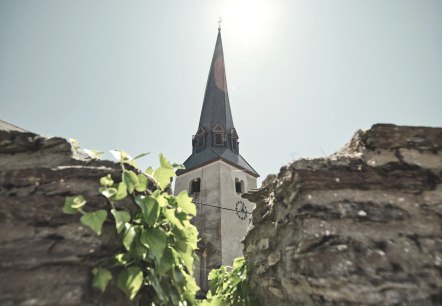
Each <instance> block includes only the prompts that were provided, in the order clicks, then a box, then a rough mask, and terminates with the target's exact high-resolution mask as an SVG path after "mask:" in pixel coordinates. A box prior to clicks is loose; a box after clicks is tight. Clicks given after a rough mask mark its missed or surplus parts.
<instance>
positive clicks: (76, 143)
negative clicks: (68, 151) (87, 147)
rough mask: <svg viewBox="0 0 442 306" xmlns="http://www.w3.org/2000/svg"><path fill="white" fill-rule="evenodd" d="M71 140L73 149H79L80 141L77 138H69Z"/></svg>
mask: <svg viewBox="0 0 442 306" xmlns="http://www.w3.org/2000/svg"><path fill="white" fill-rule="evenodd" d="M69 142H70V143H71V146H72V149H73V150H74V151H78V150H79V149H80V143H79V142H78V140H77V139H75V138H69Z"/></svg>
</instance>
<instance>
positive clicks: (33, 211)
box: [0, 130, 128, 305]
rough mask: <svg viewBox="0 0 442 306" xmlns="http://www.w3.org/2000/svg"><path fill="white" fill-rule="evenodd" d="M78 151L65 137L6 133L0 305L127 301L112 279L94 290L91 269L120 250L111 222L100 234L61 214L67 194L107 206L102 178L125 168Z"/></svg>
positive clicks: (0, 190) (0, 177)
mask: <svg viewBox="0 0 442 306" xmlns="http://www.w3.org/2000/svg"><path fill="white" fill-rule="evenodd" d="M72 155H73V153H72V151H71V146H70V144H69V143H68V142H66V140H64V139H62V138H50V139H47V138H43V137H40V136H38V135H35V134H32V133H21V132H17V131H9V132H6V131H1V130H0V305H127V304H128V303H127V300H126V298H125V297H123V295H122V293H121V291H120V290H119V289H116V287H115V285H114V284H112V286H111V287H109V288H108V290H107V291H106V294H104V295H102V294H101V293H99V292H97V291H96V290H95V289H92V287H91V278H92V277H91V269H92V268H93V267H94V266H96V264H97V263H98V262H97V261H98V260H99V259H100V258H106V257H108V256H112V255H113V253H114V252H115V251H116V250H117V249H119V248H120V247H121V246H120V245H119V244H118V242H117V240H116V239H115V238H116V237H115V234H114V233H115V230H114V228H113V227H112V225H111V224H105V226H104V229H103V234H102V235H101V236H100V237H98V236H96V235H95V234H94V233H93V232H92V231H90V230H89V229H88V228H85V227H84V226H82V225H81V223H80V221H79V218H80V216H79V215H66V214H64V213H63V212H62V207H63V204H64V199H65V197H66V196H69V195H78V194H83V195H84V196H85V198H86V200H87V201H88V204H87V206H88V207H89V208H91V210H95V209H97V208H103V207H106V205H107V204H106V201H105V199H104V198H103V197H102V196H100V195H99V193H98V188H99V178H100V177H102V176H104V175H106V174H108V173H110V174H112V175H113V176H114V177H115V178H118V177H119V176H120V171H119V165H117V164H115V163H112V162H105V161H92V160H89V161H87V160H79V159H75V158H73V157H72Z"/></svg>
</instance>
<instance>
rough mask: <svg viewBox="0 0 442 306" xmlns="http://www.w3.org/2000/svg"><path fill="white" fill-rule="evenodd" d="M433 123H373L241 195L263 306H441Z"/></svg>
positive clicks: (441, 229)
mask: <svg viewBox="0 0 442 306" xmlns="http://www.w3.org/2000/svg"><path fill="white" fill-rule="evenodd" d="M441 150H442V128H425V127H401V126H394V125H375V126H373V127H372V128H371V129H370V130H368V131H365V132H362V131H360V132H358V133H356V135H355V136H354V137H353V139H352V140H351V142H350V143H349V144H348V145H347V146H346V147H345V148H344V149H342V150H341V151H340V152H338V153H337V154H335V155H333V156H331V157H329V158H324V159H313V160H298V161H295V162H294V163H292V164H291V165H289V166H287V167H284V168H282V169H281V172H280V173H279V175H278V176H277V177H276V178H273V180H272V179H271V178H270V179H269V180H267V182H266V185H264V186H263V187H262V188H261V189H260V190H259V191H257V192H255V193H253V194H248V195H246V197H247V198H249V199H251V200H253V201H255V202H256V203H257V207H256V209H255V211H254V212H253V224H252V227H251V229H250V230H249V232H248V234H247V236H246V238H245V240H244V254H245V256H246V259H247V260H248V263H249V269H250V272H251V276H250V283H251V286H252V291H253V292H254V293H255V294H256V295H257V297H258V299H259V301H261V303H262V304H263V305H442V155H441V153H442V151H441Z"/></svg>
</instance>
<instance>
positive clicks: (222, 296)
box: [201, 257, 252, 306]
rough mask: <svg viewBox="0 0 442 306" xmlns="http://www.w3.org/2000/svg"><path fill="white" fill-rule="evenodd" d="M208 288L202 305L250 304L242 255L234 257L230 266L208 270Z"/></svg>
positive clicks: (245, 305)
mask: <svg viewBox="0 0 442 306" xmlns="http://www.w3.org/2000/svg"><path fill="white" fill-rule="evenodd" d="M209 288H210V290H209V292H208V293H207V299H206V300H204V301H203V302H202V303H201V305H202V306H228V305H230V306H248V305H252V303H251V298H250V290H249V284H248V282H247V265H246V261H245V259H244V257H238V258H236V259H235V260H234V261H233V266H232V267H228V266H221V267H220V268H219V269H213V270H212V271H210V273H209Z"/></svg>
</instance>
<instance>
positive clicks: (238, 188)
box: [235, 179, 245, 194]
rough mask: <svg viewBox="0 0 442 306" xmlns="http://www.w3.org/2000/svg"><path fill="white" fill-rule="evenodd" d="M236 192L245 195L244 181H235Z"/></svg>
mask: <svg viewBox="0 0 442 306" xmlns="http://www.w3.org/2000/svg"><path fill="white" fill-rule="evenodd" d="M235 191H236V193H239V194H243V193H244V192H245V188H244V181H240V180H239V179H235Z"/></svg>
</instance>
